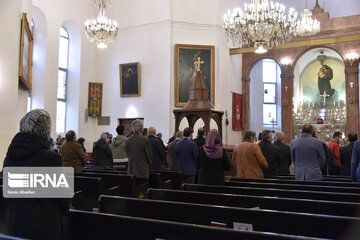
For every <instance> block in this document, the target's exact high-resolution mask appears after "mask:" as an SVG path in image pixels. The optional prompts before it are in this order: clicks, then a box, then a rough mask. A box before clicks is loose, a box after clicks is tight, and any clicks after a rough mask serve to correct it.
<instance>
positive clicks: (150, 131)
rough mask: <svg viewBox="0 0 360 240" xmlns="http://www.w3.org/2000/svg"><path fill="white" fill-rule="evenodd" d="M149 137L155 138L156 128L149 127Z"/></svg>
mask: <svg viewBox="0 0 360 240" xmlns="http://www.w3.org/2000/svg"><path fill="white" fill-rule="evenodd" d="M149 135H151V136H155V135H156V128H155V127H153V126H151V127H149Z"/></svg>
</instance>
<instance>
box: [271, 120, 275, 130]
mask: <svg viewBox="0 0 360 240" xmlns="http://www.w3.org/2000/svg"><path fill="white" fill-rule="evenodd" d="M270 122H271V125H272V129H273V130H274V126H275V123H276V121H275V120H274V118H273V119H272V120H271V121H270Z"/></svg>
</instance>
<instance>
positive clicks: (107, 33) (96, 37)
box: [85, 0, 119, 48]
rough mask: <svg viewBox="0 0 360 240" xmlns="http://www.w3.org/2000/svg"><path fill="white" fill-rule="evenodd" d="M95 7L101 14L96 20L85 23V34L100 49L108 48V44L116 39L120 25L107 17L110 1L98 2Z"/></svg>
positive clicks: (98, 0)
mask: <svg viewBox="0 0 360 240" xmlns="http://www.w3.org/2000/svg"><path fill="white" fill-rule="evenodd" d="M95 6H96V7H98V8H99V14H98V16H97V18H96V19H94V18H91V19H87V20H86V21H85V34H86V37H87V39H88V40H89V42H95V43H96V44H97V47H98V48H107V44H108V43H111V42H112V41H114V39H115V38H116V34H117V32H118V30H119V28H118V23H117V21H115V20H111V19H109V18H107V17H106V7H107V6H110V2H109V0H96V3H95Z"/></svg>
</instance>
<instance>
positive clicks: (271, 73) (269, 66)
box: [263, 60, 276, 83]
mask: <svg viewBox="0 0 360 240" xmlns="http://www.w3.org/2000/svg"><path fill="white" fill-rule="evenodd" d="M263 82H272V83H276V62H275V61H273V60H263Z"/></svg>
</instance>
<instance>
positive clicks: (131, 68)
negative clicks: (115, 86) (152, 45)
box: [119, 62, 141, 97]
mask: <svg viewBox="0 0 360 240" xmlns="http://www.w3.org/2000/svg"><path fill="white" fill-rule="evenodd" d="M119 70H120V96H121V97H140V96H141V81H140V63H139V62H134V63H124V64H119Z"/></svg>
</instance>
